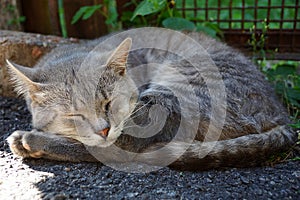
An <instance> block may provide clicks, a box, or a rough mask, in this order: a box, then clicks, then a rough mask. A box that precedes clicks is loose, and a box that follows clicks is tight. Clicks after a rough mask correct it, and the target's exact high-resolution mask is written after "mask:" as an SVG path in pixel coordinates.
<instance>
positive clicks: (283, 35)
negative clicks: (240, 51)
mask: <svg viewBox="0 0 300 200" xmlns="http://www.w3.org/2000/svg"><path fill="white" fill-rule="evenodd" d="M176 4H177V8H178V10H179V12H181V13H182V15H183V17H187V18H189V19H192V21H194V23H196V24H200V23H203V22H210V23H212V24H216V25H217V26H218V27H219V28H220V29H221V30H222V32H223V34H224V38H225V40H226V41H227V42H228V43H230V44H231V45H234V46H236V47H239V48H241V47H242V48H244V49H245V50H251V46H250V45H249V43H248V40H249V39H250V38H251V35H252V34H253V33H255V34H256V36H257V37H259V36H260V35H261V34H262V32H264V29H265V33H264V34H265V36H264V37H265V39H266V41H265V45H264V48H265V49H266V50H271V51H272V52H273V53H271V54H269V55H268V57H269V58H270V57H271V58H273V59H289V60H300V11H299V7H300V6H299V0H177V1H176ZM264 21H265V23H264ZM250 29H252V31H250Z"/></svg>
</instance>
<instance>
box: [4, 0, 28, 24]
mask: <svg viewBox="0 0 300 200" xmlns="http://www.w3.org/2000/svg"><path fill="white" fill-rule="evenodd" d="M16 10H17V8H16V6H14V5H11V4H8V5H7V6H6V7H5V8H4V12H9V13H15V12H16ZM25 20H26V17H25V16H20V17H14V18H12V19H10V20H8V22H7V24H8V25H15V24H21V23H23V22H25Z"/></svg>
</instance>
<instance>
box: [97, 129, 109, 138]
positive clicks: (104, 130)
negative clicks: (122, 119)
mask: <svg viewBox="0 0 300 200" xmlns="http://www.w3.org/2000/svg"><path fill="white" fill-rule="evenodd" d="M108 132H109V128H105V129H103V130H100V131H98V132H97V134H98V135H100V136H101V137H103V138H104V139H106V138H107V136H108Z"/></svg>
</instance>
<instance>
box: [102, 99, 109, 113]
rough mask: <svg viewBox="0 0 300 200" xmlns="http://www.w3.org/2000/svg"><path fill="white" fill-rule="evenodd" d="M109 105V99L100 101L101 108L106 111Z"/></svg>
mask: <svg viewBox="0 0 300 200" xmlns="http://www.w3.org/2000/svg"><path fill="white" fill-rule="evenodd" d="M110 105H111V100H106V101H103V102H102V110H103V111H104V112H106V113H107V112H108V111H109V109H110Z"/></svg>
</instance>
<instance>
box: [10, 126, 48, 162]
mask: <svg viewBox="0 0 300 200" xmlns="http://www.w3.org/2000/svg"><path fill="white" fill-rule="evenodd" d="M25 134H30V132H27V131H15V132H13V133H12V134H11V135H10V136H9V137H8V138H7V142H8V144H9V148H10V150H11V151H12V152H13V153H14V154H16V155H18V156H21V157H23V158H28V157H33V158H40V157H42V155H43V152H42V151H32V147H31V146H30V145H29V144H28V142H26V141H25V140H24V135H25Z"/></svg>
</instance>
